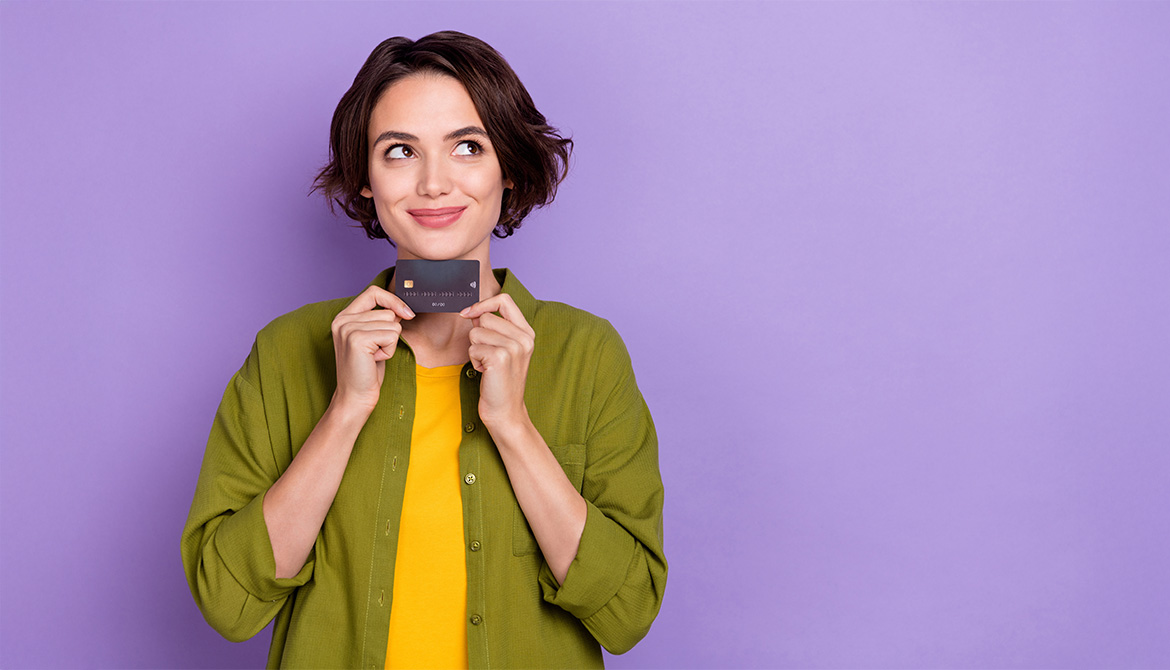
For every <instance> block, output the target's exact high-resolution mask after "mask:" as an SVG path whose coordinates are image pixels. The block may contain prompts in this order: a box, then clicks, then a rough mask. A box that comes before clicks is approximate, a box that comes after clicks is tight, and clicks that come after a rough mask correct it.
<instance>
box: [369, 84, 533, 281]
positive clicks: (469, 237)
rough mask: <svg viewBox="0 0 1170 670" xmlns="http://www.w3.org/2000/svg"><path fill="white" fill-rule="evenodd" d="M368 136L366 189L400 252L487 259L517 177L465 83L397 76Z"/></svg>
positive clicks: (432, 257)
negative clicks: (507, 173) (505, 166)
mask: <svg viewBox="0 0 1170 670" xmlns="http://www.w3.org/2000/svg"><path fill="white" fill-rule="evenodd" d="M369 143H370V156H369V161H370V164H369V175H370V185H369V186H368V187H366V188H364V189H362V195H363V196H365V197H367V198H373V200H374V206H375V208H376V209H377V212H378V221H379V222H380V223H381V224H382V229H383V230H385V231H386V234H387V235H389V236H390V239H392V240H394V242H395V244H397V245H398V257H399V258H422V259H426V260H446V259H451V258H474V259H479V260H480V261H481V262H487V261H488V245H489V242H490V240H491V233H492V230H493V229H494V228H495V226H496V222H497V221H498V220H499V218H500V203H501V201H502V199H503V196H504V189H505V188H511V187H512V183H511V182H510V181H509V180H506V179H504V174H503V170H502V169H501V168H500V161H499V159H498V158H497V157H496V152H495V149H494V148H493V147H492V144H491V141H490V140H489V139H488V136H487V132H486V131H485V130H484V125H483V121H482V120H480V118H479V114H478V113H477V112H476V111H475V104H474V103H472V101H471V96H469V95H468V94H467V90H466V89H465V88H463V84H461V83H459V81H458V80H456V79H455V78H453V77H449V76H446V75H441V74H434V73H424V74H417V75H411V76H409V77H405V78H403V79H400V80H398V81H396V82H395V83H394V84H392V85H391V86H390V88H388V89H386V91H385V92H383V94H382V97H381V98H379V99H378V102H377V104H376V105H375V106H374V111H373V112H372V113H371V115H370V129H369Z"/></svg>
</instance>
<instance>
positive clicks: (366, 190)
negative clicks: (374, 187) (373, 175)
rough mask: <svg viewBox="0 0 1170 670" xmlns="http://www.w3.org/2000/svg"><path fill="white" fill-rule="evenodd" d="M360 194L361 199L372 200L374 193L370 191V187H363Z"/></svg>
mask: <svg viewBox="0 0 1170 670" xmlns="http://www.w3.org/2000/svg"><path fill="white" fill-rule="evenodd" d="M361 194H362V197H363V198H372V197H374V192H373V191H371V190H370V187H369V186H363V187H362V190H361Z"/></svg>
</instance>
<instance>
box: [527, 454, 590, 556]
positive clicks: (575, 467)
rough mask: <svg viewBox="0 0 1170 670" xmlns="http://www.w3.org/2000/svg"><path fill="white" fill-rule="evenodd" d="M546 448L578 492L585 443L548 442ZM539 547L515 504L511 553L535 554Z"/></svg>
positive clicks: (583, 478) (582, 468) (581, 479)
mask: <svg viewBox="0 0 1170 670" xmlns="http://www.w3.org/2000/svg"><path fill="white" fill-rule="evenodd" d="M548 448H549V450H550V451H552V452H553V456H555V457H556V459H557V463H560V464H561V469H562V470H564V471H565V475H566V476H567V477H568V478H569V481H570V482H572V484H573V488H575V489H577V492H578V493H580V492H581V485H582V483H583V482H584V480H585V445H584V444H562V445H556V444H550V445H549V447H548ZM539 549H540V545H538V544H537V543H536V536H535V535H533V534H532V528H531V527H530V526H529V525H528V519H526V518H524V512H523V510H521V509H520V505H516V509H515V511H514V512H513V519H512V555H513V556H527V555H529V554H535V553H536V552H537V551H538V550H539Z"/></svg>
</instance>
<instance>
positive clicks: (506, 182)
mask: <svg viewBox="0 0 1170 670" xmlns="http://www.w3.org/2000/svg"><path fill="white" fill-rule="evenodd" d="M504 188H506V189H510V190H515V189H516V185H515V184H513V183H512V180H511V179H505V180H504ZM367 197H369V196H367Z"/></svg>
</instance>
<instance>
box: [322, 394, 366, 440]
mask: <svg viewBox="0 0 1170 670" xmlns="http://www.w3.org/2000/svg"><path fill="white" fill-rule="evenodd" d="M376 406H377V403H376V402H375V403H373V404H371V403H369V402H368V401H362V400H355V399H353V398H351V397H345V396H341V395H339V394H337V393H336V392H334V394H333V399H332V400H330V402H329V407H328V408H326V410H325V415H324V416H322V417H321V420H322V421H329V422H330V423H336V424H338V426H339V427H341V428H346V427H348V428H356V430H358V431H360V430H361V429H362V426H364V425H366V420H367V419H369V418H370V414H373V412H374V407H376Z"/></svg>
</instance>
